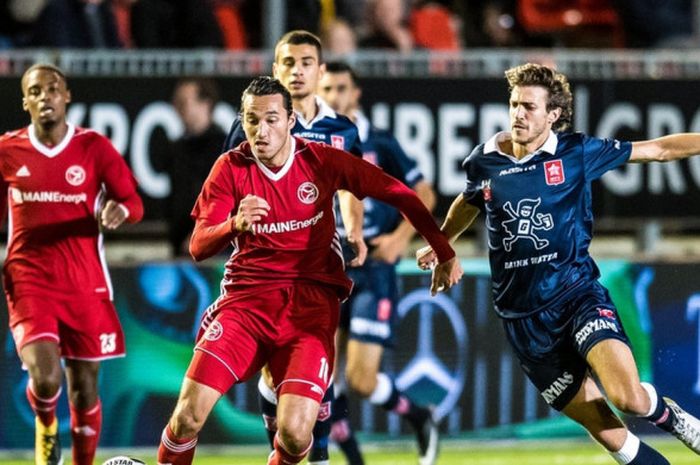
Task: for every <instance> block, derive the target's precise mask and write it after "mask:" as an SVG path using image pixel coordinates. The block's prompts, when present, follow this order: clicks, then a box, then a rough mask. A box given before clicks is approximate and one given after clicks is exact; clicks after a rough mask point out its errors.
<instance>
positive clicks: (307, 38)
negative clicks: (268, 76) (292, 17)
mask: <svg viewBox="0 0 700 465" xmlns="http://www.w3.org/2000/svg"><path fill="white" fill-rule="evenodd" d="M287 44H289V45H304V44H306V45H313V46H314V47H316V52H317V53H318V62H319V63H323V46H322V45H321V39H319V38H318V36H317V35H316V34H313V33H311V32H309V31H304V30H303V29H297V30H294V31H289V32H288V33H286V34H285V35H283V36H282V37H281V38H280V40H278V41H277V44H276V45H275V62H276V61H277V55H278V54H279V49H280V47H281V46H283V45H287Z"/></svg>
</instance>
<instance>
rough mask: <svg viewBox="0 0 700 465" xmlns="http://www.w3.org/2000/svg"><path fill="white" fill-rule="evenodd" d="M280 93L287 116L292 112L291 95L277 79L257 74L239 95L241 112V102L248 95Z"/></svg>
mask: <svg viewBox="0 0 700 465" xmlns="http://www.w3.org/2000/svg"><path fill="white" fill-rule="evenodd" d="M275 94H280V95H282V101H283V104H284V109H285V110H287V116H291V115H292V112H293V111H294V110H293V109H292V95H291V94H290V93H289V91H288V90H287V89H286V88H285V87H284V86H283V85H282V83H281V82H279V81H278V80H277V79H275V78H273V77H270V76H258V77H256V78H255V79H253V80H252V81H250V84H248V87H246V89H245V90H244V91H243V95H241V113H243V102H244V101H245V98H246V96H248V95H255V96H261V95H275Z"/></svg>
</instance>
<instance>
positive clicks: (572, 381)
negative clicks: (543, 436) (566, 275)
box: [503, 282, 630, 410]
mask: <svg viewBox="0 0 700 465" xmlns="http://www.w3.org/2000/svg"><path fill="white" fill-rule="evenodd" d="M503 326H504V328H505V330H506V335H507V337H508V340H509V342H510V344H511V346H512V347H513V350H514V351H515V353H516V355H517V356H518V358H519V359H520V365H521V366H522V367H523V370H525V374H527V376H528V378H530V380H531V381H532V383H533V384H534V385H535V386H536V387H537V389H539V391H540V394H541V395H542V397H543V398H544V400H545V401H546V402H547V403H548V404H549V405H550V406H552V407H553V408H555V409H556V410H562V409H563V408H564V407H566V405H567V404H568V403H569V402H570V401H571V399H573V397H574V396H575V395H576V393H577V392H578V390H579V388H580V387H581V384H582V383H583V380H584V378H585V376H586V374H587V372H588V370H589V366H588V363H587V362H586V355H587V354H588V351H589V350H591V348H592V347H593V346H594V345H596V344H597V343H598V342H600V341H602V340H605V339H617V340H619V341H622V342H624V343H625V344H627V345H628V346H629V345H630V342H629V339H628V338H627V335H626V334H625V330H624V328H623V326H622V322H621V321H620V318H619V316H618V314H617V309H616V308H615V305H614V304H613V303H612V301H611V300H610V296H609V295H608V291H607V289H605V288H604V287H603V286H601V285H600V284H599V283H597V282H596V283H592V284H591V285H590V286H585V287H584V288H583V289H581V291H579V292H578V293H576V295H575V296H573V297H571V298H569V299H568V300H567V301H566V302H565V303H563V304H561V305H559V306H556V307H552V308H550V309H547V310H543V311H541V312H538V313H535V314H533V315H530V316H528V317H525V318H518V319H504V320H503Z"/></svg>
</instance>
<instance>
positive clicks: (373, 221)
mask: <svg viewBox="0 0 700 465" xmlns="http://www.w3.org/2000/svg"><path fill="white" fill-rule="evenodd" d="M356 123H357V129H358V131H359V134H360V140H361V142H362V144H361V147H362V157H363V158H364V159H365V160H366V161H368V162H370V163H372V164H374V165H377V166H379V167H381V168H382V169H383V170H384V172H385V173H387V174H389V175H391V176H393V177H395V178H396V179H398V180H400V181H401V182H403V183H404V184H406V185H407V186H408V187H413V186H415V185H416V183H418V181H420V180H422V179H423V174H422V173H421V172H420V170H419V169H418V166H417V164H416V162H415V161H414V160H413V159H411V158H409V157H408V155H406V152H404V151H403V149H402V148H401V146H400V145H399V142H398V141H397V140H396V138H395V137H394V136H393V135H392V134H391V133H390V132H389V131H384V130H381V129H377V128H375V127H373V126H371V124H370V122H369V120H368V119H367V117H366V116H365V115H364V114H362V113H361V112H358V114H357V118H356ZM362 202H363V204H364V210H365V215H364V222H363V224H362V230H363V236H364V238H365V241H368V240H370V239H372V238H374V237H376V236H379V235H380V234H385V233H389V232H391V231H393V230H394V229H395V228H396V227H397V226H398V224H399V222H400V220H401V214H400V213H399V211H398V210H396V209H395V208H393V207H391V206H389V205H387V204H385V203H383V202H380V201H378V200H374V199H370V198H365V199H364V200H363V201H362ZM336 226H337V228H338V232H339V233H340V235H341V236H342V237H345V229H344V227H343V223H342V221H341V218H340V214H339V212H337V211H336Z"/></svg>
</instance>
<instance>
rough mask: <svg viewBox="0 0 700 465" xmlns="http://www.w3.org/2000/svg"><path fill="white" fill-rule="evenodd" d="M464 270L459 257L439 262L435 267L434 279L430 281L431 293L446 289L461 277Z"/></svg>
mask: <svg viewBox="0 0 700 465" xmlns="http://www.w3.org/2000/svg"><path fill="white" fill-rule="evenodd" d="M463 274H464V271H462V266H461V265H460V264H459V260H458V259H457V257H452V258H451V259H449V260H447V261H446V262H444V263H438V264H437V265H435V267H434V268H433V279H432V281H431V283H430V294H431V295H435V294H437V293H438V292H441V291H446V290H448V289H449V288H451V287H452V286H454V285H455V284H457V283H458V282H459V281H460V280H461V279H462V275H463Z"/></svg>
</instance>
